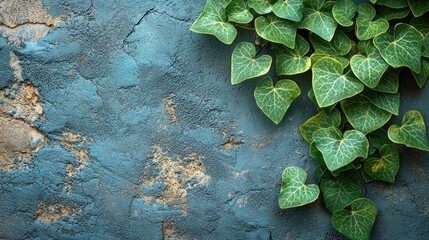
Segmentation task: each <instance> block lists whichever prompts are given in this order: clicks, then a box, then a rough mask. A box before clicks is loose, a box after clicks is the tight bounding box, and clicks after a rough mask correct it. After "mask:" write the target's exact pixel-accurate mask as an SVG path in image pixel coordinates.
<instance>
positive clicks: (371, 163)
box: [322, 145, 399, 190]
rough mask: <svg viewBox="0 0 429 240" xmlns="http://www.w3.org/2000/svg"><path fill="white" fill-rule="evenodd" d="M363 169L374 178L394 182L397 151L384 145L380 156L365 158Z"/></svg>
mask: <svg viewBox="0 0 429 240" xmlns="http://www.w3.org/2000/svg"><path fill="white" fill-rule="evenodd" d="M364 170H365V172H366V173H367V174H368V175H369V176H370V177H371V178H372V179H374V180H379V181H385V182H389V183H394V182H395V177H396V174H397V173H398V171H399V151H398V150H397V149H396V148H395V147H393V146H392V145H384V146H383V147H381V149H380V157H370V158H368V159H367V160H365V163H364ZM322 190H323V189H322Z"/></svg>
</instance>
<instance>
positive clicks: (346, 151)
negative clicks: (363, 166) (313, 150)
mask: <svg viewBox="0 0 429 240" xmlns="http://www.w3.org/2000/svg"><path fill="white" fill-rule="evenodd" d="M313 140H314V142H315V143H316V147H317V149H319V151H320V152H322V154H323V158H324V159H325V163H326V166H327V167H328V169H329V170H330V171H335V170H337V169H340V168H341V167H344V166H346V165H347V164H349V163H351V162H352V161H353V160H355V159H356V158H358V157H362V158H366V157H367V155H368V146H369V143H368V140H367V139H366V137H365V135H364V134H363V133H361V132H359V131H356V130H349V131H346V132H345V133H344V135H343V136H340V135H339V134H338V131H337V130H335V129H333V128H322V129H319V130H317V131H316V132H314V133H313Z"/></svg>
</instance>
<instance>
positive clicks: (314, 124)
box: [299, 109, 341, 143]
mask: <svg viewBox="0 0 429 240" xmlns="http://www.w3.org/2000/svg"><path fill="white" fill-rule="evenodd" d="M340 124H341V113H340V111H338V109H333V110H332V111H326V110H322V111H321V112H319V113H318V114H317V115H315V116H313V117H312V118H310V119H308V120H307V121H306V122H305V123H304V124H302V125H301V126H300V127H299V132H300V133H301V136H302V138H304V140H305V141H307V142H308V143H312V142H313V133H314V132H315V131H317V130H319V129H322V128H337V127H339V126H340Z"/></svg>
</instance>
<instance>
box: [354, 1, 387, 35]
mask: <svg viewBox="0 0 429 240" xmlns="http://www.w3.org/2000/svg"><path fill="white" fill-rule="evenodd" d="M357 12H358V17H357V18H356V37H357V38H358V39H359V40H369V39H371V38H373V37H375V36H378V35H380V34H382V33H385V32H386V31H387V29H389V22H388V21H387V20H386V19H382V18H381V19H378V20H375V21H373V19H374V17H375V14H376V12H375V9H374V7H372V6H371V4H368V3H362V4H360V5H359V6H358V9H357Z"/></svg>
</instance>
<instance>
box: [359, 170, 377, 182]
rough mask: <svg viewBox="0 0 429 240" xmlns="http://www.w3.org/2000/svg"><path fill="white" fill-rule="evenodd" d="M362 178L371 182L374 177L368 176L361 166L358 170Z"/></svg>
mask: <svg viewBox="0 0 429 240" xmlns="http://www.w3.org/2000/svg"><path fill="white" fill-rule="evenodd" d="M360 173H361V176H362V179H363V180H364V181H365V183H371V182H373V181H374V179H372V178H371V177H370V176H368V174H366V172H365V171H364V170H363V168H362V169H361V171H360Z"/></svg>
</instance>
